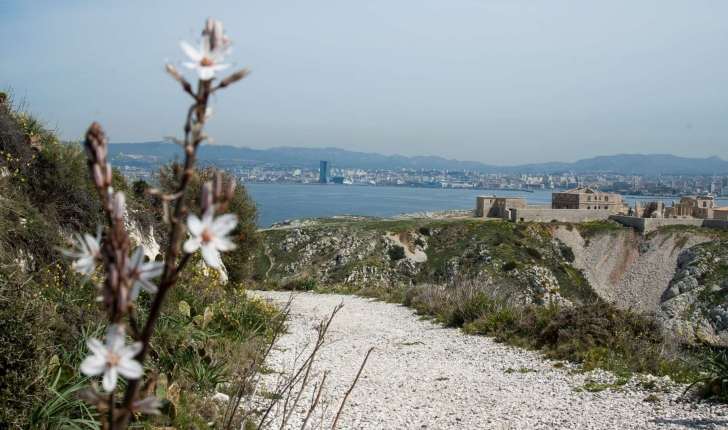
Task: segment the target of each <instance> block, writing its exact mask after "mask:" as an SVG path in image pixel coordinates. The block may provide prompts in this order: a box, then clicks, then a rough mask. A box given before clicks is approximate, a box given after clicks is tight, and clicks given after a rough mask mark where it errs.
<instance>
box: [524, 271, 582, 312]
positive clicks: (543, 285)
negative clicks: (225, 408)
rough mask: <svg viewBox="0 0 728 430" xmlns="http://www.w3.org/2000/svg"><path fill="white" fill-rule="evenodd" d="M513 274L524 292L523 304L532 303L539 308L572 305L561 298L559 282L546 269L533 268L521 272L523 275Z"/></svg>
mask: <svg viewBox="0 0 728 430" xmlns="http://www.w3.org/2000/svg"><path fill="white" fill-rule="evenodd" d="M513 272H516V273H515V274H514V277H515V278H516V279H518V281H519V282H521V283H522V284H523V285H524V286H526V290H525V292H524V294H523V295H522V300H523V301H524V302H525V303H534V304H537V305H541V306H548V305H560V306H571V305H572V303H571V301H569V300H568V299H566V298H564V297H562V296H561V291H560V286H559V281H558V280H557V279H556V277H555V276H554V274H553V273H552V272H551V270H549V269H548V268H547V267H543V266H533V267H529V268H527V269H526V270H524V271H523V273H522V274H521V273H517V271H516V270H514V271H513Z"/></svg>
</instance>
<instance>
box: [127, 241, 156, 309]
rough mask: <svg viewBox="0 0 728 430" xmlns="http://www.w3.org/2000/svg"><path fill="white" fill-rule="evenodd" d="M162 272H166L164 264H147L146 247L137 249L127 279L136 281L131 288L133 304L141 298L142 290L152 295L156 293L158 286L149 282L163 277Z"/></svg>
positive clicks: (130, 263)
mask: <svg viewBox="0 0 728 430" xmlns="http://www.w3.org/2000/svg"><path fill="white" fill-rule="evenodd" d="M162 272H164V263H159V262H157V263H145V262H144V247H143V246H140V247H139V248H137V250H136V252H135V253H134V255H133V256H132V257H131V261H130V262H129V269H128V273H127V278H128V279H133V280H134V284H132V286H131V301H132V302H133V301H135V300H136V299H137V297H139V289H140V288H142V289H144V290H145V291H147V292H150V293H156V292H157V286H156V285H154V284H153V283H152V282H150V281H149V280H150V279H152V278H156V277H157V276H159V275H161V274H162Z"/></svg>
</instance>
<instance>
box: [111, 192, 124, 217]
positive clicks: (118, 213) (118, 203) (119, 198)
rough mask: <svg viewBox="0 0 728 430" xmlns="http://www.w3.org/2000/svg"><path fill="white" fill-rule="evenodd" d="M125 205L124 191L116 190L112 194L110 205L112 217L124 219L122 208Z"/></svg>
mask: <svg viewBox="0 0 728 430" xmlns="http://www.w3.org/2000/svg"><path fill="white" fill-rule="evenodd" d="M125 206H126V196H124V193H122V192H121V191H117V192H116V194H114V204H113V206H112V211H113V212H112V213H113V214H114V219H115V220H117V221H121V220H122V219H124V208H125Z"/></svg>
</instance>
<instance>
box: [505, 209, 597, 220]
mask: <svg viewBox="0 0 728 430" xmlns="http://www.w3.org/2000/svg"><path fill="white" fill-rule="evenodd" d="M610 215H611V212H610V211H609V209H597V210H594V209H551V208H548V207H546V208H538V207H536V208H534V207H533V206H528V207H526V208H525V209H519V208H515V209H511V218H510V219H511V221H513V222H524V221H535V222H550V221H554V220H556V221H557V222H587V221H596V220H602V219H609V216H610Z"/></svg>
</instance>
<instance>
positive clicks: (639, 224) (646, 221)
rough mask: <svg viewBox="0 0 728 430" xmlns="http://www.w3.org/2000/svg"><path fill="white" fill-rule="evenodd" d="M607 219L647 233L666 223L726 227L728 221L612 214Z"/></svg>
mask: <svg viewBox="0 0 728 430" xmlns="http://www.w3.org/2000/svg"><path fill="white" fill-rule="evenodd" d="M609 219H611V220H614V221H617V222H618V223H620V224H622V225H626V226H627V227H632V228H634V229H635V230H637V231H639V232H642V233H648V232H650V231H653V230H656V229H658V228H660V227H665V226H668V225H692V226H695V227H708V228H722V229H728V221H724V220H719V219H699V218H637V217H631V216H624V215H612V216H610V217H609Z"/></svg>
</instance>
